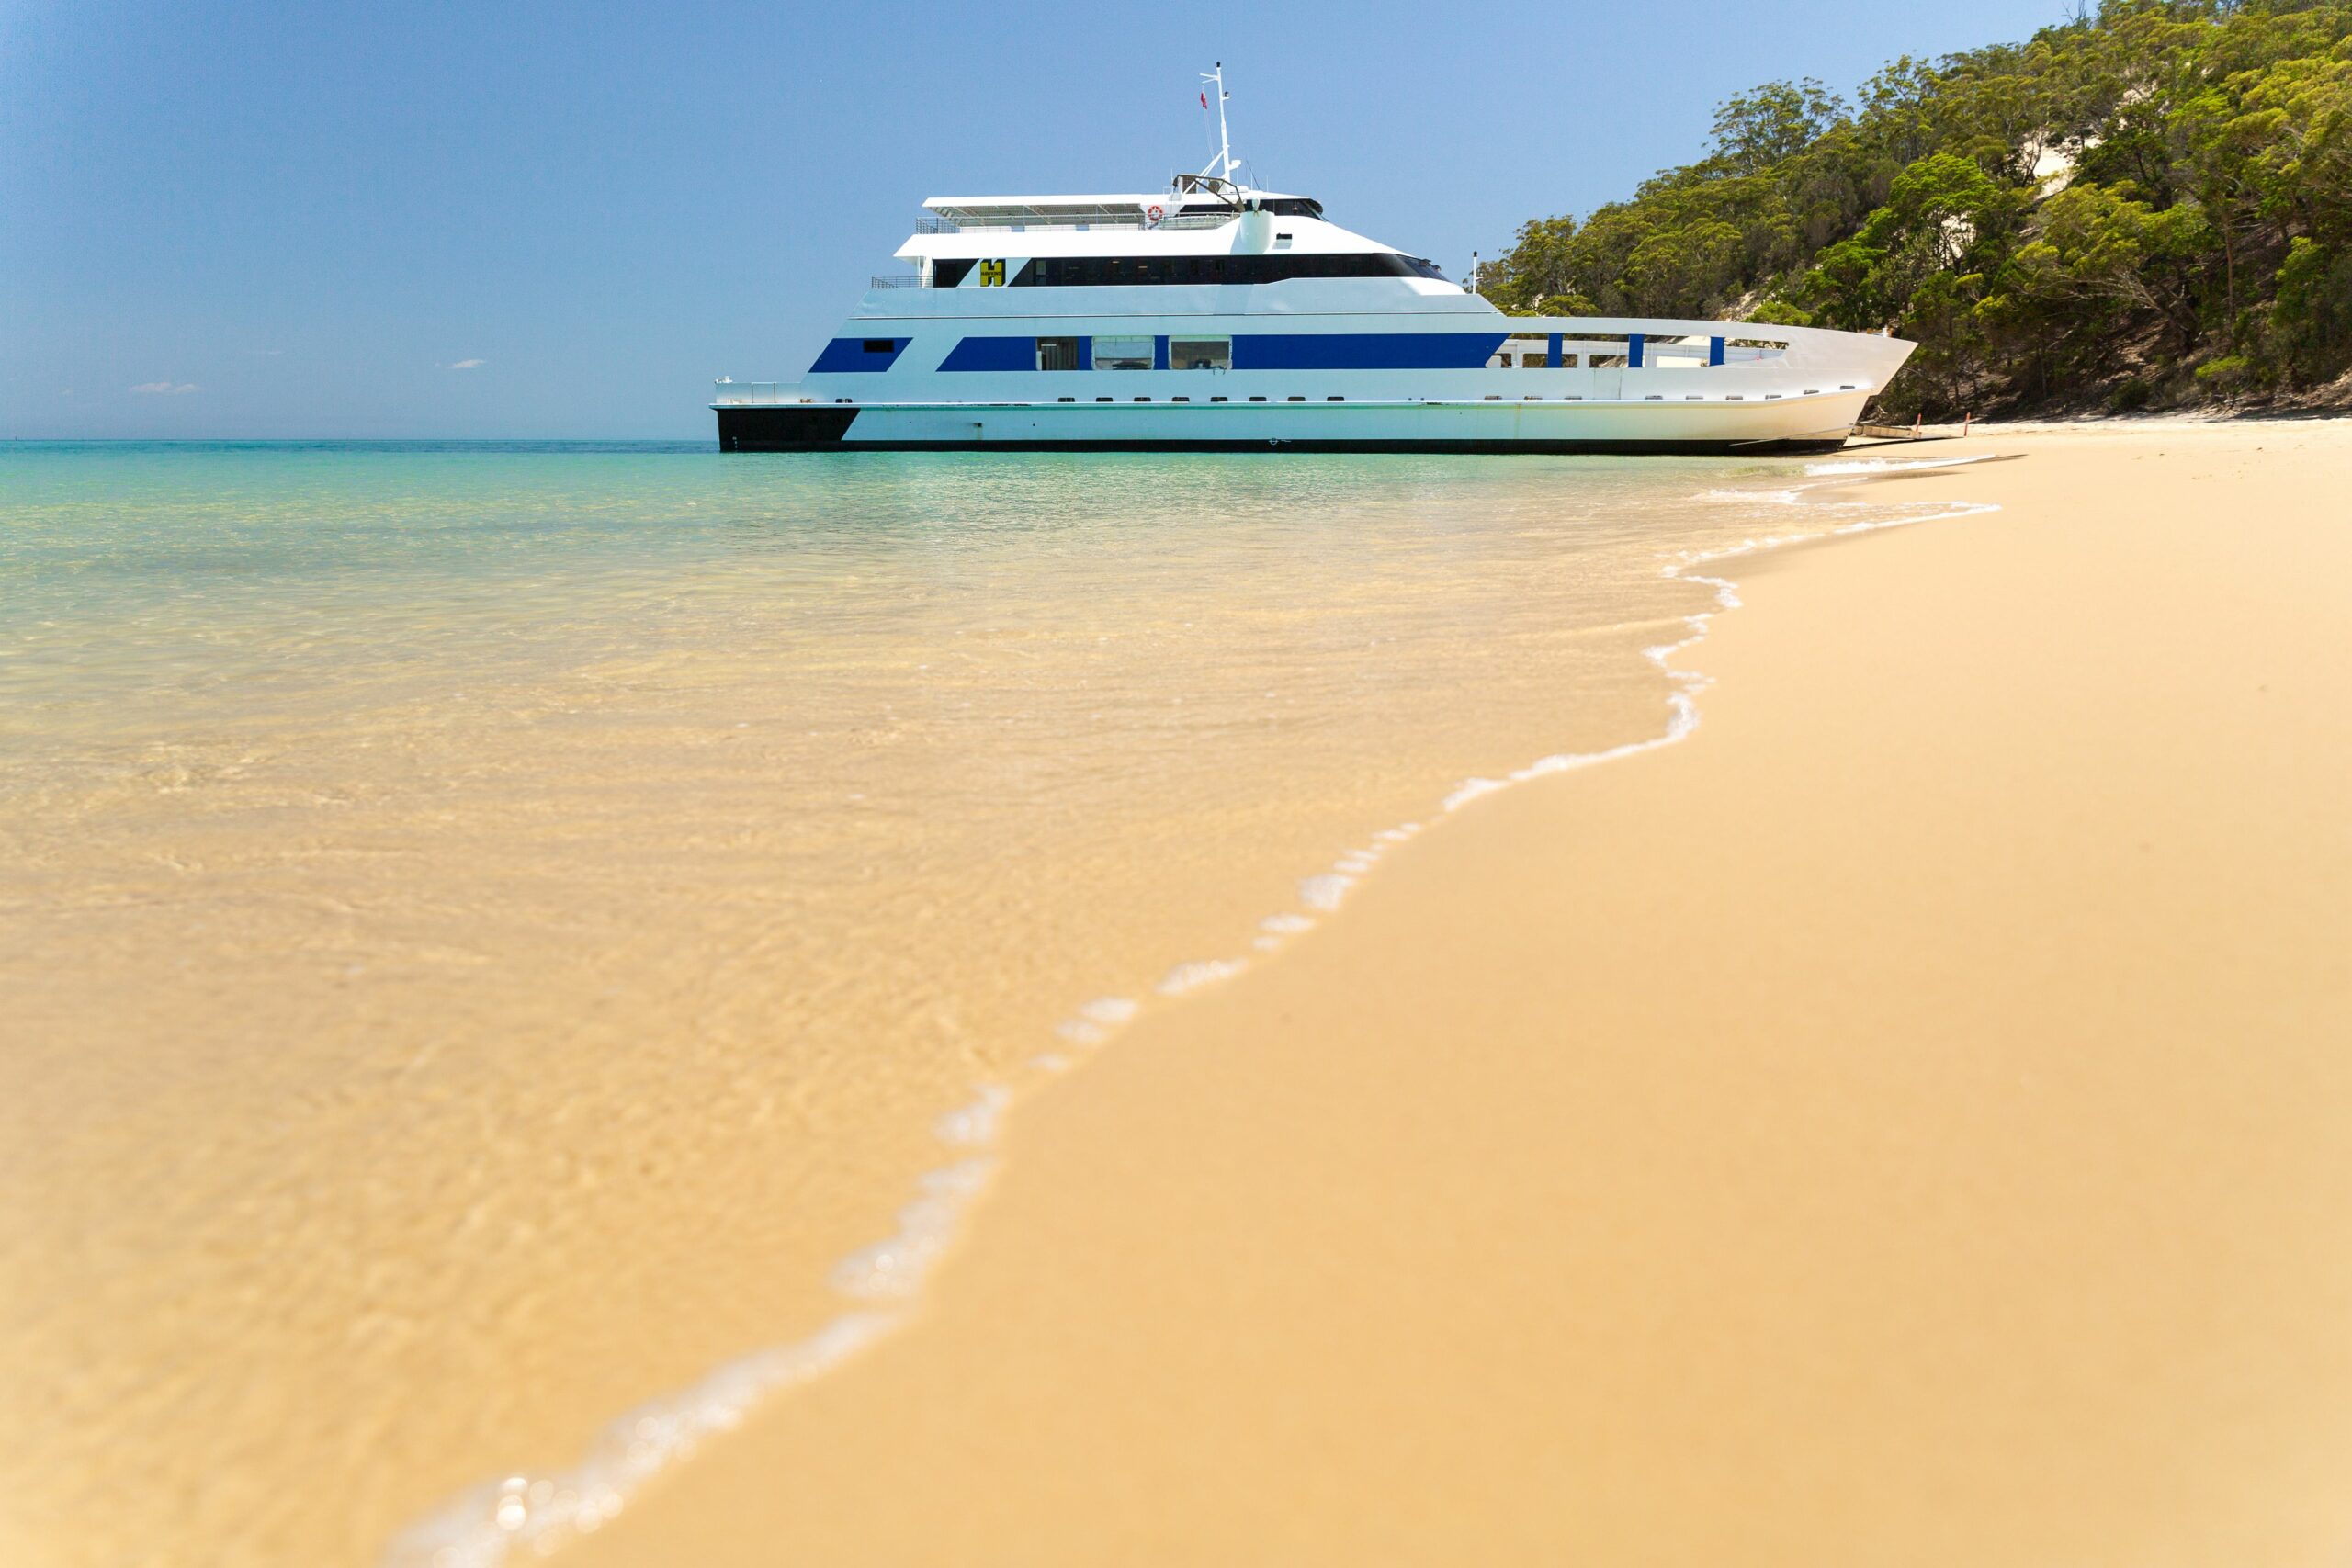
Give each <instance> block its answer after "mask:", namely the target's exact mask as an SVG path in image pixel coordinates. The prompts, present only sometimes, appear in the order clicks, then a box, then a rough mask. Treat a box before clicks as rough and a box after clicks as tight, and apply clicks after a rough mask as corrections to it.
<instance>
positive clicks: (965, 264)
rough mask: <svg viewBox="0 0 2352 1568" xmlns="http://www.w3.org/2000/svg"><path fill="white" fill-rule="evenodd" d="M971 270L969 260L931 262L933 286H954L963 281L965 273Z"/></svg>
mask: <svg viewBox="0 0 2352 1568" xmlns="http://www.w3.org/2000/svg"><path fill="white" fill-rule="evenodd" d="M971 270H972V264H971V263H970V262H969V261H938V262H933V263H932V264H931V286H932V287H933V288H955V287H956V285H957V284H959V283H961V282H963V281H964V275H965V274H966V273H967V272H969V271H971Z"/></svg>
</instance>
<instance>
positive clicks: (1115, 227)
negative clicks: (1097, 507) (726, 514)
mask: <svg viewBox="0 0 2352 1568" xmlns="http://www.w3.org/2000/svg"><path fill="white" fill-rule="evenodd" d="M1216 80H1217V86H1216V92H1217V94H1218V108H1219V111H1220V114H1219V118H1220V122H1221V120H1222V109H1223V85H1222V81H1221V78H1220V79H1216ZM1220 130H1222V125H1221V124H1220ZM1234 171H1235V160H1233V159H1232V158H1231V157H1230V155H1229V153H1228V152H1226V151H1225V150H1223V149H1221V150H1220V152H1219V154H1218V157H1217V158H1216V160H1213V161H1212V162H1211V164H1210V165H1209V168H1208V169H1207V170H1204V171H1203V172H1202V173H1200V174H1197V175H1180V176H1178V178H1177V179H1176V180H1175V181H1174V182H1172V184H1171V186H1170V188H1169V189H1168V190H1166V191H1163V192H1159V193H1135V194H1114V195H1101V196H1002V197H932V198H931V199H930V200H928V201H926V202H924V203H923V206H924V208H925V209H927V216H926V218H925V220H924V221H923V222H922V225H921V226H920V228H919V229H918V231H917V232H916V233H915V234H913V235H912V236H911V237H910V238H909V239H908V241H907V243H905V244H903V245H901V246H900V247H899V252H898V255H899V259H900V260H901V261H904V262H907V263H909V264H910V271H909V272H908V273H906V274H905V275H903V276H897V277H877V278H876V279H875V280H874V283H873V287H872V288H869V289H868V290H867V291H866V294H865V299H863V300H862V301H861V302H860V303H859V306H858V308H857V310H856V311H855V312H854V314H852V315H851V317H850V319H849V320H848V321H846V322H844V323H843V325H842V329H841V332H840V333H839V334H838V335H837V336H835V337H834V338H833V339H832V341H831V343H829V344H827V345H826V346H825V349H824V351H823V352H822V353H821V354H820V355H818V356H817V361H816V363H815V364H814V365H812V366H810V367H809V371H808V373H807V374H806V375H805V376H803V377H802V378H801V379H800V380H799V381H797V382H793V383H775V382H757V381H753V382H741V381H732V380H729V381H722V382H720V383H719V384H718V389H717V395H716V397H715V398H714V400H713V402H712V407H713V408H714V409H715V410H716V411H717V412H718V435H719V445H720V446H721V447H722V448H724V449H725V450H728V451H784V450H806V449H814V448H827V449H838V448H843V447H867V448H899V449H903V448H937V447H957V448H963V447H978V446H997V447H1015V448H1023V447H1025V448H1048V449H1063V448H1102V449H1124V450H1165V449H1190V448H1203V449H1221V450H1242V449H1249V450H1264V449H1267V448H1273V449H1278V450H1290V451H1331V450H1346V451H1363V450H1385V451H1398V450H1410V451H1421V450H1429V451H1634V450H1643V451H1757V450H1770V449H1776V448H1779V449H1789V448H1816V447H1826V446H1837V445H1838V443H1840V442H1842V441H1843V440H1844V439H1845V438H1846V436H1847V434H1848V433H1849V431H1850V430H1851V428H1852V426H1853V424H1854V423H1855V421H1856V420H1857V419H1859V418H1860V415H1861V412H1862V407H1863V404H1864V403H1866V402H1867V401H1868V400H1870V398H1871V395H1872V394H1873V393H1875V392H1876V391H1877V390H1878V389H1880V388H1881V387H1883V386H1884V385H1885V384H1886V382H1887V380H1888V379H1889V378H1891V377H1893V376H1894V373H1895V371H1896V370H1898V369H1900V368H1901V367H1902V365H1903V362H1904V360H1905V358H1907V357H1908V356H1909V355H1910V353H1911V349H1912V346H1913V345H1912V344H1908V343H1905V342H1904V341H1902V340H1901V339H1897V338H1888V337H1875V336H1866V335H1862V334H1859V333H1836V332H1824V331H1817V330H1814V329H1809V328H1799V327H1782V326H1761V325H1755V324H1748V323H1736V322H1724V321H1661V320H1642V319H1626V318H1586V317H1530V316H1507V315H1504V314H1503V313H1502V312H1501V311H1499V310H1496V309H1495V307H1494V306H1493V305H1492V304H1490V303H1488V302H1487V300H1486V299H1482V298H1480V297H1479V296H1477V295H1476V294H1472V293H1469V292H1468V291H1466V290H1464V288H1460V287H1459V286H1457V285H1455V284H1453V283H1451V282H1449V281H1447V280H1446V279H1445V277H1444V276H1442V274H1441V273H1440V272H1439V270H1438V269H1437V268H1436V267H1435V266H1433V265H1430V263H1429V262H1427V261H1424V260H1422V259H1420V258H1419V257H1415V256H1410V255H1407V254H1404V253H1403V252H1400V251H1398V250H1397V249H1395V248H1394V247H1392V246H1388V245H1384V244H1382V243H1379V242H1378V241H1375V240H1371V239H1367V238H1365V237H1364V236H1363V235H1361V234H1357V233H1353V232H1351V231H1349V230H1346V229H1342V228H1340V226H1339V225H1337V224H1335V223H1332V222H1330V221H1329V220H1327V219H1326V218H1325V217H1324V216H1323V209H1322V206H1321V204H1320V203H1318V202H1317V201H1315V200H1313V199H1311V198H1309V197H1302V196H1295V195H1287V194H1283V193H1281V192H1276V191H1268V190H1260V189H1257V188H1254V187H1252V186H1249V185H1247V184H1245V183H1242V182H1240V181H1238V180H1236V179H1235V178H1234V177H1233V175H1234Z"/></svg>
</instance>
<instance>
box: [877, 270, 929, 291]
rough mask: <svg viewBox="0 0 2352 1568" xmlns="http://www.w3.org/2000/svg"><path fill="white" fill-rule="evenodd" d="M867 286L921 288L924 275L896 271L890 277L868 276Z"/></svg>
mask: <svg viewBox="0 0 2352 1568" xmlns="http://www.w3.org/2000/svg"><path fill="white" fill-rule="evenodd" d="M865 287H866V288H922V275H920V274H918V273H911V272H901V273H895V274H893V275H891V276H888V277H883V276H874V277H870V278H867V279H866V281H865Z"/></svg>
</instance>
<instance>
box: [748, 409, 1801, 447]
mask: <svg viewBox="0 0 2352 1568" xmlns="http://www.w3.org/2000/svg"><path fill="white" fill-rule="evenodd" d="M858 413H859V411H858V410H857V409H854V408H839V407H827V406H824V405H822V404H817V405H799V404H793V405H786V406H783V407H752V408H723V409H720V410H718V449H719V450H720V451H722V452H1453V453H1465V454H1488V453H1491V454H1503V453H1510V452H1533V453H1567V454H1576V453H1581V454H1592V455H1618V456H1636V455H1641V454H1645V453H1654V454H1659V455H1665V456H1681V457H1757V456H1759V455H1763V456H1770V455H1771V454H1774V453H1798V452H1834V451H1836V450H1837V449H1838V447H1840V446H1844V445H1845V437H1844V436H1842V435H1839V436H1834V437H1824V438H1815V439H1811V440H1766V441H1623V440H1616V441H1577V440H1525V441H1481V440H1454V441H1448V440H1430V441H1400V440H1385V439H1383V440H1368V441H1330V440H1302V441H1284V440H1276V439H1269V438H1266V437H1262V436H1261V437H1260V438H1259V439H1257V440H1254V441H1166V440H1160V441H1115V440H1113V441H1023V440H989V441H887V440H886V441H852V440H849V439H848V435H849V430H850V426H851V425H853V424H854V423H856V422H857V416H858Z"/></svg>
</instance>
